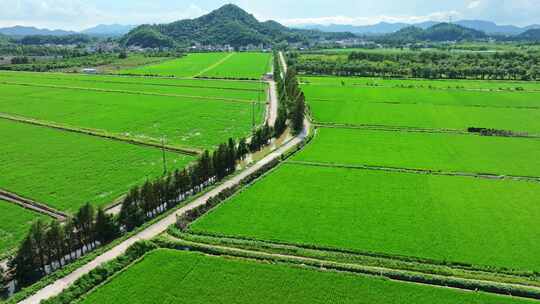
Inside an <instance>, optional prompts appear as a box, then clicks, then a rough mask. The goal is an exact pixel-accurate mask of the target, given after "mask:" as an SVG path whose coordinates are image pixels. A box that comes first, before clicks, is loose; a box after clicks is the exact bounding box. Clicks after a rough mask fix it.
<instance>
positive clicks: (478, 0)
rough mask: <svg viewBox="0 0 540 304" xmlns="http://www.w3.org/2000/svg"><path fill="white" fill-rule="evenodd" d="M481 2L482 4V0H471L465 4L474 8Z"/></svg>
mask: <svg viewBox="0 0 540 304" xmlns="http://www.w3.org/2000/svg"><path fill="white" fill-rule="evenodd" d="M481 4H482V1H480V0H476V1H472V2H470V3H469V4H468V5H467V8H468V9H475V8H477V7H479V6H480V5H481Z"/></svg>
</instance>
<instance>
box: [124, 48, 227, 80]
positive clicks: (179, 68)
mask: <svg viewBox="0 0 540 304" xmlns="http://www.w3.org/2000/svg"><path fill="white" fill-rule="evenodd" d="M228 55H229V53H193V54H187V55H186V56H184V57H181V58H178V59H174V60H170V61H165V62H161V63H158V64H153V65H147V66H142V67H137V68H134V69H127V70H122V71H119V73H120V74H130V75H158V76H173V77H194V76H196V75H198V74H199V73H200V72H201V71H203V70H204V69H206V68H208V67H210V66H212V65H215V64H217V63H219V62H220V61H221V60H223V59H224V58H225V57H227V56H228Z"/></svg>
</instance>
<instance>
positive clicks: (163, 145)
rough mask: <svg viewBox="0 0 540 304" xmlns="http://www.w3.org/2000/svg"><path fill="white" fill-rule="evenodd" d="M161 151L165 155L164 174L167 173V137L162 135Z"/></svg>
mask: <svg viewBox="0 0 540 304" xmlns="http://www.w3.org/2000/svg"><path fill="white" fill-rule="evenodd" d="M161 152H162V156H163V175H165V174H167V160H166V158H165V138H164V137H163V136H162V137H161Z"/></svg>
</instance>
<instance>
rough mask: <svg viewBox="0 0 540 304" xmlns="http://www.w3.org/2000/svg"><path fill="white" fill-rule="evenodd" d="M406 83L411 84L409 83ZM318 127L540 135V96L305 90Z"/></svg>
mask: <svg viewBox="0 0 540 304" xmlns="http://www.w3.org/2000/svg"><path fill="white" fill-rule="evenodd" d="M403 82H404V83H405V82H406V81H403ZM303 89H304V92H305V93H306V98H307V100H308V103H309V106H310V110H311V113H312V116H313V119H314V121H315V122H317V123H325V124H329V123H330V124H331V123H337V124H350V125H385V126H395V127H416V128H433V129H457V130H466V129H467V128H469V127H483V128H494V129H502V130H512V131H516V132H524V133H532V134H540V101H539V100H540V92H486V91H472V90H431V89H421V88H415V89H408V88H407V89H405V88H381V87H377V88H373V87H363V88H359V87H351V86H344V87H341V86H326V85H323V86H320V85H305V86H303Z"/></svg>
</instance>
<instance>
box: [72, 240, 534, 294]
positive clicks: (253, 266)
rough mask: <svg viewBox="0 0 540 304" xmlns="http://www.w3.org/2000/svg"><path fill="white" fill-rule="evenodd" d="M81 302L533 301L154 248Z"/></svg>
mask: <svg viewBox="0 0 540 304" xmlns="http://www.w3.org/2000/svg"><path fill="white" fill-rule="evenodd" d="M81 303H84V304H86V303H92V304H94V303H97V304H99V303H132V304H142V303H246V304H247V303H310V304H311V303H362V304H375V303H388V304H390V303H392V304H399V303H417V304H422V303H430V304H431V303H441V304H444V303H452V304H457V303H467V304H481V303H486V304H487V303H490V304H503V303H533V301H531V300H524V299H517V298H510V297H503V296H496V295H488V294H484V293H472V292H463V291H457V290H453V289H445V288H433V287H428V286H424V285H418V284H409V283H401V282H394V281H389V280H384V279H380V278H374V277H365V276H359V275H352V274H345V273H336V272H325V271H318V270H313V269H307V268H300V267H293V266H287V265H273V264H264V263H257V262H254V261H248V260H239V259H234V258H224V257H216V256H207V255H202V254H199V253H191V252H181V251H173V250H166V249H159V250H156V251H153V252H151V253H149V254H147V255H146V256H145V257H144V258H143V260H142V261H140V262H138V263H136V264H134V265H133V266H131V267H130V268H128V269H127V270H126V271H124V272H122V273H121V274H119V275H118V276H116V277H114V278H113V279H112V280H111V281H109V282H108V283H106V284H105V285H103V286H101V287H99V288H97V289H96V290H94V291H93V292H91V293H90V294H89V295H88V296H87V297H86V298H85V299H83V300H82V302H81Z"/></svg>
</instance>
